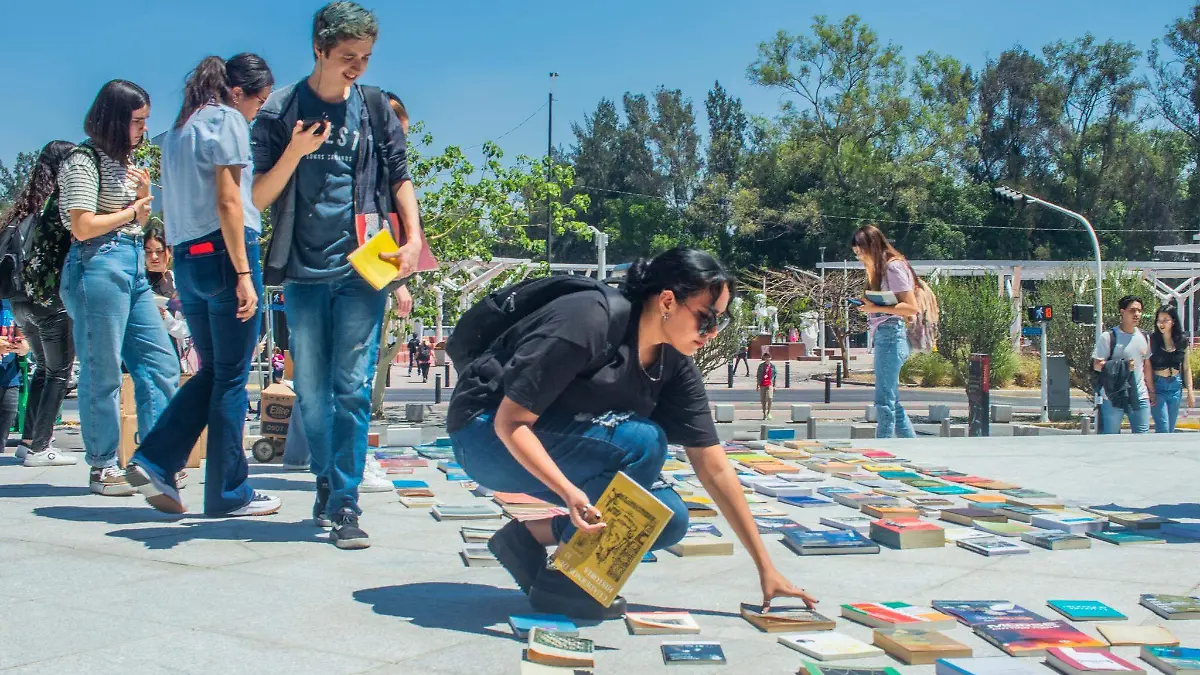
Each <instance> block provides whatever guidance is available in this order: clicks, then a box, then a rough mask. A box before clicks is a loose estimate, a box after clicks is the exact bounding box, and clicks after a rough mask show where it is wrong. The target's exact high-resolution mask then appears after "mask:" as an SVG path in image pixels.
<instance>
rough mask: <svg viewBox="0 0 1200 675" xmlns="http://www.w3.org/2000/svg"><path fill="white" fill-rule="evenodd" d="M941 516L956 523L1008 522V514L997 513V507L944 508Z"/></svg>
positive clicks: (949, 521)
mask: <svg viewBox="0 0 1200 675" xmlns="http://www.w3.org/2000/svg"><path fill="white" fill-rule="evenodd" d="M939 517H940V518H941V519H942V520H944V521H946V522H948V523H954V524H956V525H974V524H975V522H976V521H982V522H988V523H1005V522H1008V516H1005V515H1003V514H1001V513H997V512H996V509H977V508H965V509H943V510H942V512H941V515H940V516H939Z"/></svg>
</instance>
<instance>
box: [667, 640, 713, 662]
mask: <svg viewBox="0 0 1200 675" xmlns="http://www.w3.org/2000/svg"><path fill="white" fill-rule="evenodd" d="M662 656H663V663H665V664H667V665H668V666H674V665H682V664H688V665H693V664H695V665H704V664H722V663H725V652H724V651H723V650H722V649H721V643H720V642H716V641H713V640H709V641H704V642H664V643H662Z"/></svg>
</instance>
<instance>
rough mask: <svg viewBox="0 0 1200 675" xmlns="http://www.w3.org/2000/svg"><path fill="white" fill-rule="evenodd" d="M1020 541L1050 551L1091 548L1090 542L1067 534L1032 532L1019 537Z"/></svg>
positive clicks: (1076, 535) (1075, 535)
mask: <svg viewBox="0 0 1200 675" xmlns="http://www.w3.org/2000/svg"><path fill="white" fill-rule="evenodd" d="M1021 541H1023V542H1025V543H1026V544H1033V545H1034V546H1040V547H1042V548H1047V549H1050V550H1051V551H1062V550H1070V549H1077V548H1091V547H1092V540H1091V539H1088V538H1087V537H1083V536H1080V535H1078V534H1070V533H1067V532H1058V531H1053V532H1051V531H1048V530H1034V531H1030V532H1025V533H1023V534H1022V535H1021Z"/></svg>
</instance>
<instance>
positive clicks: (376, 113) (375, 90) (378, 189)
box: [361, 85, 394, 215]
mask: <svg viewBox="0 0 1200 675" xmlns="http://www.w3.org/2000/svg"><path fill="white" fill-rule="evenodd" d="M361 88H362V95H363V103H365V104H366V106H367V118H368V120H369V121H370V123H371V142H372V143H374V145H375V158H376V162H375V164H376V167H377V171H378V173H377V174H376V175H377V176H378V180H377V181H376V185H375V200H376V202H378V203H377V204H376V207H377V208H378V209H379V213H380V214H381V215H382V214H385V213H391V212H392V211H393V210H394V209H392V208H388V205H390V204H391V203H392V201H391V199H388V198H387V195H388V194H389V193H390V191H391V188H392V172H391V169H389V168H388V158H387V119H388V115H389V114H391V110H390V108H391V106H390V105H388V100H387V96H385V95H384V93H383V90H382V89H380V88H379V87H372V86H370V85H361Z"/></svg>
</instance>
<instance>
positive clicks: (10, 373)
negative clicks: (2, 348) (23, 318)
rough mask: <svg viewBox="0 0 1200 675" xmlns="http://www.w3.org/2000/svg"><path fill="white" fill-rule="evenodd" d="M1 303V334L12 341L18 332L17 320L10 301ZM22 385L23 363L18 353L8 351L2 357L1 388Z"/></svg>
mask: <svg viewBox="0 0 1200 675" xmlns="http://www.w3.org/2000/svg"><path fill="white" fill-rule="evenodd" d="M2 302H3V304H2V305H0V335H3V336H4V337H6V338H8V339H9V340H10V341H11V340H12V338H13V336H14V335H15V334H16V329H17V322H16V320H15V319H13V313H12V307H10V306H9V304H8V301H7V300H4V301H2ZM19 386H21V364H19V363H17V353H16V352H8V353H7V354H5V355H4V356H2V357H0V389H9V388H11V387H19Z"/></svg>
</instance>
